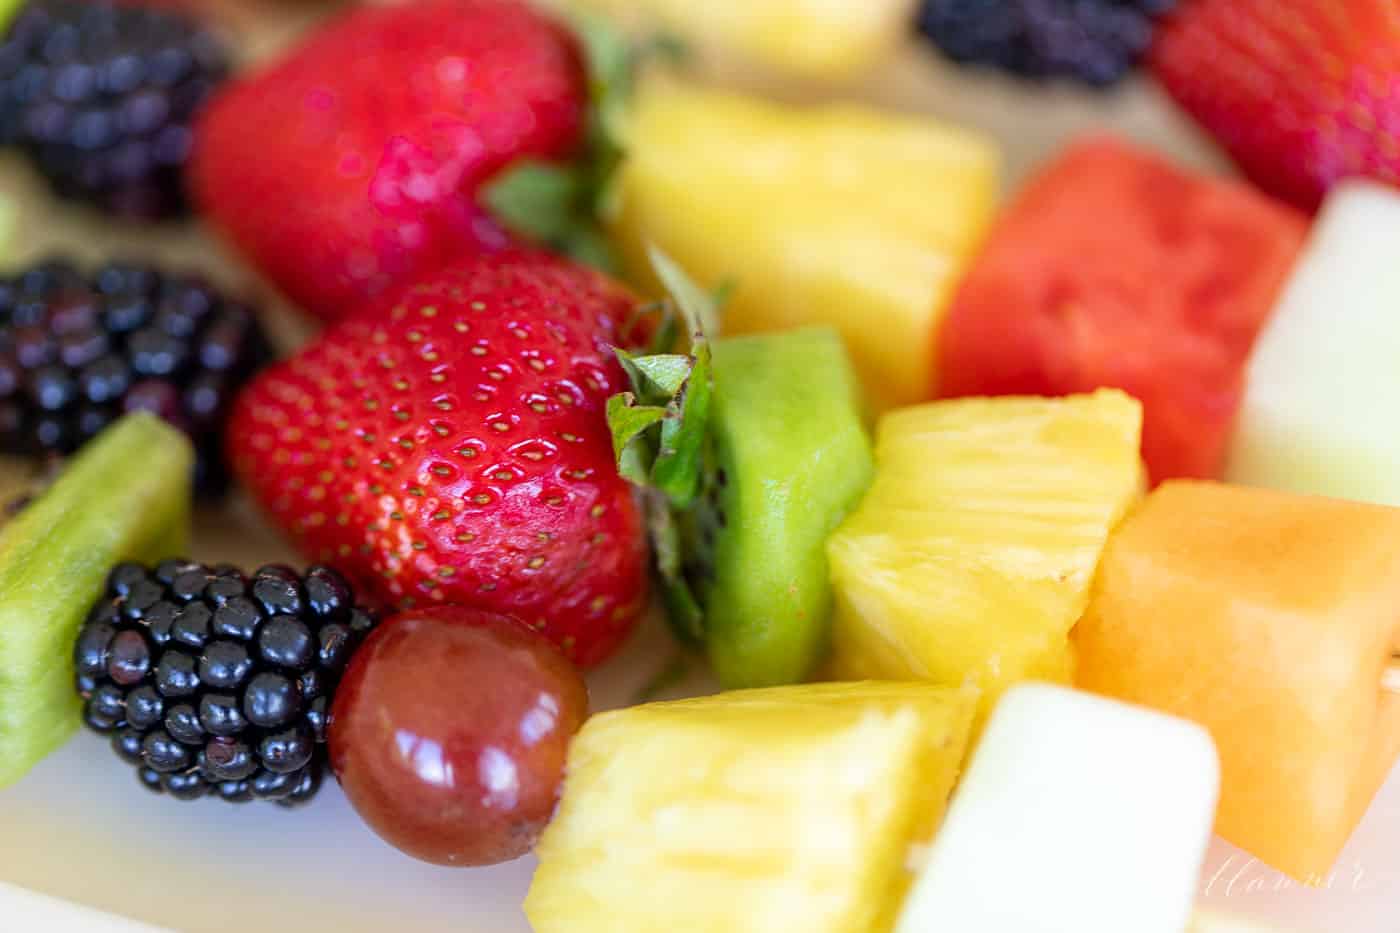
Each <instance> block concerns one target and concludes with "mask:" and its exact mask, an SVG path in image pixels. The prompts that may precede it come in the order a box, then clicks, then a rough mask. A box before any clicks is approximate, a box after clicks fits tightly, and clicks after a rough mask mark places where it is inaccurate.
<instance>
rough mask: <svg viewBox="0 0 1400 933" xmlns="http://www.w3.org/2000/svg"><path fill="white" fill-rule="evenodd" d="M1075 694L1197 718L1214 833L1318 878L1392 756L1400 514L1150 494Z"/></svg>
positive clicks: (1239, 493) (1209, 495)
mask: <svg viewBox="0 0 1400 933" xmlns="http://www.w3.org/2000/svg"><path fill="white" fill-rule="evenodd" d="M1074 641H1075V644H1076V646H1077V647H1078V651H1079V668H1078V672H1077V674H1076V683H1077V684H1078V685H1079V686H1081V687H1083V688H1085V689H1088V690H1092V691H1096V692H1099V693H1103V694H1107V695H1109V696H1114V697H1118V698H1120V699H1124V700H1128V701H1130V702H1134V703H1140V704H1142V705H1145V706H1151V707H1154V708H1156V709H1159V710H1162V711H1163V712H1167V713H1171V714H1174V715H1177V716H1181V717H1184V718H1186V719H1191V720H1194V721H1195V722H1198V723H1200V724H1201V725H1203V726H1205V727H1206V728H1207V729H1208V730H1209V731H1210V732H1211V734H1212V736H1213V737H1214V739H1215V742H1216V745H1217V747H1218V748H1219V750H1220V758H1221V797H1220V810H1219V813H1218V815H1217V819H1216V830H1217V832H1219V833H1220V835H1222V836H1224V837H1225V838H1226V839H1228V840H1230V841H1231V842H1233V843H1235V844H1236V845H1238V846H1240V847H1241V848H1244V849H1246V850H1248V851H1249V852H1250V853H1252V854H1253V855H1255V856H1258V857H1259V858H1260V859H1261V860H1263V861H1265V862H1267V863H1269V864H1271V865H1273V866H1274V867H1275V868H1278V869H1279V870H1281V871H1284V872H1287V873H1288V874H1290V875H1292V876H1294V877H1295V878H1298V879H1300V880H1304V881H1307V880H1319V879H1321V878H1322V877H1323V876H1325V875H1326V874H1327V872H1328V871H1329V870H1330V869H1331V867H1332V863H1333V862H1334V861H1335V860H1336V857H1337V855H1338V853H1339V852H1340V851H1341V848H1342V845H1343V843H1345V842H1346V840H1347V837H1348V836H1349V835H1350V834H1351V831H1352V830H1353V828H1355V826H1356V824H1357V822H1358V821H1359V820H1360V819H1361V816H1362V814H1363V813H1364V812H1365V810H1366V807H1367V805H1368V804H1369V803H1370V801H1371V798H1372V796H1373V795H1374V794H1375V792H1376V790H1377V789H1378V788H1379V787H1380V786H1381V783H1382V782H1383V781H1384V779H1385V777H1386V774H1387V772H1388V771H1389V770H1390V767H1391V765H1392V764H1393V763H1394V761H1395V759H1396V757H1397V755H1400V698H1397V697H1396V696H1394V695H1392V694H1390V693H1388V692H1385V691H1382V690H1381V687H1380V685H1381V677H1382V673H1383V671H1384V670H1385V667H1386V665H1387V664H1389V663H1390V659H1391V653H1392V651H1394V650H1395V648H1396V646H1397V644H1400V509H1391V508H1386V507H1382V506H1376V505H1365V504H1361V503H1353V502H1343V501H1340V500H1332V499H1322V498H1315V497H1305V496H1297V495H1292V494H1288V493H1282V492H1274V491H1269V490H1259V489H1247V488H1244V487H1235V486H1225V485H1217V484H1211V483H1197V482H1173V483H1168V484H1165V485H1164V486H1162V487H1160V488H1159V489H1158V490H1157V491H1156V492H1154V493H1152V495H1150V496H1149V497H1148V498H1147V500H1146V501H1145V503H1144V504H1143V506H1142V507H1141V508H1140V509H1139V510H1138V511H1136V512H1135V513H1134V514H1133V515H1132V516H1130V517H1129V518H1128V520H1127V521H1125V522H1124V523H1123V525H1122V527H1121V528H1120V529H1119V530H1118V532H1117V533H1116V534H1114V536H1113V537H1112V539H1111V540H1110V541H1109V545H1108V548H1107V550H1106V551H1105V554H1104V559H1103V562H1102V565H1101V566H1100V568H1099V575H1098V578H1097V581H1096V583H1095V586H1094V591H1093V598H1092V599H1091V601H1090V604H1089V609H1088V612H1087V613H1086V614H1085V616H1084V619H1083V621H1081V622H1080V623H1079V625H1078V627H1077V628H1076V629H1075V631H1074Z"/></svg>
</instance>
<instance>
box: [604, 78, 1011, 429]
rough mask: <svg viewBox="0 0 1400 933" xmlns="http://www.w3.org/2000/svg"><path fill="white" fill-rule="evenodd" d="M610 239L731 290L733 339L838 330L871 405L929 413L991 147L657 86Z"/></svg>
mask: <svg viewBox="0 0 1400 933" xmlns="http://www.w3.org/2000/svg"><path fill="white" fill-rule="evenodd" d="M628 137H629V141H630V150H629V156H628V158H627V160H626V161H625V162H624V164H623V166H622V168H621V170H620V172H619V175H618V180H617V189H616V190H617V194H618V201H617V214H616V216H615V218H614V219H613V221H612V224H611V230H612V234H613V237H614V239H615V241H616V243H617V245H618V249H619V252H620V253H621V254H622V256H623V259H624V263H625V265H626V267H627V270H628V272H629V273H630V274H631V277H632V278H633V280H634V281H637V282H639V283H641V284H642V285H643V286H644V287H651V288H652V289H653V290H655V287H656V283H655V280H654V278H652V277H651V272H650V265H649V263H648V260H647V250H646V247H647V244H650V243H654V244H656V245H657V246H659V247H661V249H663V250H665V251H666V252H667V253H668V254H670V255H671V256H672V257H673V258H674V259H676V260H677V261H678V262H679V263H681V265H683V266H685V268H686V269H687V271H689V272H690V273H691V274H692V275H694V276H695V277H696V278H697V279H698V280H699V281H700V282H701V283H702V284H704V285H705V286H706V287H710V288H713V287H716V286H719V285H721V284H723V283H725V282H729V283H732V284H733V285H734V291H733V293H732V295H731V297H730V300H729V304H728V305H727V306H726V308H725V319H724V323H725V329H726V331H727V332H729V333H751V332H758V331H774V330H789V329H792V328H796V327H799V326H803V325H808V324H828V325H831V326H833V327H835V328H836V329H837V330H838V331H840V333H841V336H842V337H843V338H844V339H845V341H846V349H847V350H848V351H849V352H850V354H851V358H852V360H853V361H854V363H855V365H856V369H857V371H858V372H859V373H860V375H861V378H862V380H863V381H864V383H865V388H866V393H867V396H868V398H869V400H870V401H871V402H872V404H874V406H875V407H876V408H877V409H879V410H883V409H884V408H888V407H891V406H894V405H901V404H909V403H912V402H918V401H922V400H923V399H926V398H928V396H929V393H930V391H931V387H932V385H933V360H934V334H935V331H936V329H937V327H938V324H939V322H940V321H941V319H942V315H943V312H944V311H945V310H946V308H947V306H948V304H949V302H950V300H951V298H952V291H953V288H954V286H955V284H956V282H957V278H958V274H959V272H960V271H961V269H962V267H963V264H964V261H965V260H966V259H967V257H968V255H969V253H970V252H971V251H972V250H973V249H974V248H975V247H976V246H977V244H978V242H979V241H980V240H981V238H982V235H983V232H984V231H985V230H986V228H987V225H988V223H989V221H990V220H991V217H992V213H993V210H994V208H995V205H996V200H997V195H998V188H999V182H998V171H999V167H998V163H999V157H998V154H997V151H996V149H995V147H994V145H993V144H992V143H991V142H990V141H988V140H986V139H984V138H983V137H981V136H979V135H977V134H975V133H972V132H970V131H965V130H961V129H957V128H954V127H949V126H946V125H943V124H940V123H937V122H935V121H933V120H931V119H928V118H923V117H910V116H899V115H894V114H888V113H881V112H879V111H875V110H869V109H865V108H861V107H856V106H852V105H832V106H826V107H817V108H796V107H786V106H783V105H780V104H775V103H770V102H766V101H761V100H757V99H754V98H749V97H743V96H740V95H737V94H731V93H727V92H722V91H713V90H704V89H699V88H694V87H687V86H682V85H678V84H673V83H669V82H653V83H648V84H647V85H645V86H644V88H643V90H642V92H641V93H640V94H639V100H638V102H637V105H636V108H635V111H634V115H633V123H632V126H631V127H630V130H629V133H628Z"/></svg>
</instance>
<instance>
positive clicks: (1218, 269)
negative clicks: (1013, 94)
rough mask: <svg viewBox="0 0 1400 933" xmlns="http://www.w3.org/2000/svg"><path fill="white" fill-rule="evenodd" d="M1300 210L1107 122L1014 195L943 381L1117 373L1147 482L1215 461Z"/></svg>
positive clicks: (1032, 383)
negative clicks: (1102, 132) (1133, 403)
mask: <svg viewBox="0 0 1400 933" xmlns="http://www.w3.org/2000/svg"><path fill="white" fill-rule="evenodd" d="M1306 234H1307V219H1306V218H1305V216H1304V215H1303V214H1302V213H1300V212H1298V211H1297V210H1295V209H1293V208H1292V207H1289V206H1287V205H1284V204H1283V203H1282V202H1277V201H1273V200H1271V199H1269V198H1268V197H1266V196H1265V195H1262V194H1259V193H1257V192H1255V191H1253V190H1252V189H1250V188H1248V187H1247V186H1245V185H1243V184H1240V183H1237V182H1233V181H1226V180H1222V179H1212V178H1206V177H1202V176H1197V175H1191V174H1188V173H1186V172H1184V171H1182V170H1180V169H1178V168H1177V167H1175V166H1173V165H1171V164H1169V163H1167V162H1165V161H1163V160H1162V159H1161V158H1159V157H1158V156H1155V155H1152V154H1150V153H1147V152H1144V151H1141V150H1139V149H1137V148H1135V147H1133V146H1131V145H1129V144H1127V143H1125V142H1122V141H1120V140H1117V139H1114V138H1111V137H1091V138H1089V139H1086V140H1083V141H1081V142H1079V143H1078V144H1076V145H1074V146H1072V147H1071V148H1070V149H1069V150H1068V151H1067V152H1065V153H1064V154H1063V155H1062V156H1061V157H1060V158H1059V159H1058V160H1057V161H1056V162H1055V163H1054V164H1052V165H1051V166H1050V167H1049V168H1047V169H1045V170H1044V171H1043V172H1042V173H1041V175H1040V176H1039V177H1038V178H1036V179H1034V180H1033V181H1032V182H1031V183H1030V185H1029V186H1028V187H1027V188H1026V189H1025V190H1024V191H1023V192H1022V193H1021V195H1020V196H1019V197H1018V198H1017V199H1016V201H1015V203H1014V204H1013V205H1012V207H1011V208H1010V209H1009V210H1008V211H1007V213H1006V214H1004V215H1003V217H1002V219H1001V221H1000V222H999V224H998V225H997V227H996V228H995V229H994V230H993V232H992V235H991V238H990V239H989V241H988V243H987V245H986V247H985V249H984V250H983V252H982V253H981V255H980V256H979V257H978V258H977V259H976V260H974V262H973V264H972V266H971V268H970V271H969V272H968V275H967V277H966V278H965V279H964V281H963V283H962V285H961V287H960V289H959V292H958V295H957V297H956V299H955V301H954V304H953V307H952V310H951V311H950V312H949V316H948V318H947V320H946V323H945V324H944V326H943V329H942V332H941V333H940V335H939V341H938V347H937V350H938V354H939V365H938V366H937V367H935V371H936V372H938V373H939V374H940V375H939V377H938V384H937V385H936V387H935V388H936V392H937V394H938V395H940V396H943V397H948V396H964V395H1069V394H1072V393H1078V392H1088V391H1092V390H1094V389H1096V388H1100V387H1106V386H1107V387H1113V388H1119V389H1123V390H1124V391H1126V392H1128V393H1129V394H1131V395H1134V396H1136V397H1137V398H1138V399H1139V400H1141V401H1142V403H1143V406H1144V423H1143V455H1144V457H1145V458H1146V460H1147V466H1148V472H1149V475H1150V477H1151V479H1152V481H1153V482H1154V483H1159V482H1161V481H1162V480H1164V479H1169V478H1172V477H1197V478H1214V477H1217V476H1218V475H1219V474H1220V472H1221V470H1222V468H1223V465H1224V458H1225V453H1226V448H1227V445H1228V442H1229V438H1230V432H1231V429H1232V426H1233V423H1234V419H1235V414H1236V411H1237V409H1238V408H1239V405H1240V400H1241V397H1242V395H1243V382H1244V367H1245V363H1246V361H1247V359H1248V356H1249V352H1250V349H1251V347H1252V346H1253V344H1254V339H1255V336H1256V335H1257V334H1258V332H1259V330H1260V328H1261V326H1262V325H1263V323H1264V321H1265V319H1266V317H1267V316H1268V314H1269V311H1270V309H1271V308H1272V307H1273V305H1274V301H1275V299H1276V298H1277V296H1278V293H1279V291H1280V289H1281V287H1282V285H1283V283H1284V281H1285V279H1286V277H1287V275H1288V273H1289V271H1290V269H1291V267H1292V265H1293V262H1294V260H1295V258H1296V256H1297V255H1298V252H1299V250H1300V249H1301V248H1302V245H1303V241H1304V238H1305V237H1306Z"/></svg>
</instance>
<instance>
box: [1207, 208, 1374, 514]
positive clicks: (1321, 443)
mask: <svg viewBox="0 0 1400 933" xmlns="http://www.w3.org/2000/svg"><path fill="white" fill-rule="evenodd" d="M1397 411H1400V191H1396V190H1395V189H1393V188H1388V187H1384V186H1382V185H1379V184H1374V183H1370V182H1359V181H1357V182H1348V183H1347V184H1344V185H1341V186H1340V187H1338V188H1337V189H1336V190H1335V191H1334V193H1333V194H1332V195H1331V197H1329V199H1328V201H1327V203H1326V205H1325V206H1324V209H1323V211H1322V214H1321V216H1320V218H1319V220H1318V222H1317V225H1316V227H1315V229H1314V231H1313V233H1312V236H1311V239H1310V241H1309V244H1308V246H1307V248H1306V250H1305V251H1304V254H1303V257H1302V259H1301V260H1300V262H1299V263H1298V266H1297V268H1296V270H1295V271H1294V273H1293V277H1292V279H1291V281H1290V283H1289V285H1288V287H1287V288H1286V289H1285V291H1284V293H1283V297H1282V298H1281V299H1280V301H1279V304H1278V307H1277V309H1276V310H1275V312H1274V314H1273V317H1272V318H1271V320H1270V322H1269V323H1268V324H1267V325H1266V326H1265V329H1264V331H1263V333H1262V335H1261V336H1260V338H1259V342H1258V344H1257V345H1256V347H1255V349H1254V354H1253V357H1252V358H1251V360H1250V364H1249V372H1248V378H1247V391H1246V395H1245V400H1244V405H1243V407H1242V408H1241V410H1240V416H1239V421H1238V424H1237V427H1236V432H1235V439H1234V444H1233V448H1232V451H1231V456H1230V462H1229V468H1228V473H1227V475H1228V478H1229V479H1230V480H1231V481H1233V482H1238V483H1245V484H1248V485H1251V486H1267V487H1271V488H1275V489H1287V490H1292V491H1294V492H1306V493H1315V494H1318V495H1328V496H1337V497H1340V498H1345V499H1359V500H1363V501H1368V502H1380V503H1385V504H1387V505H1400V430H1395V426H1394V424H1395V413H1396V412H1397Z"/></svg>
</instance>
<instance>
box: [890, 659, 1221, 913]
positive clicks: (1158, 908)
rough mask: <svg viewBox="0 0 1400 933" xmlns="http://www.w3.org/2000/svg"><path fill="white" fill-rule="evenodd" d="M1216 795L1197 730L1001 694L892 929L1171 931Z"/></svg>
mask: <svg viewBox="0 0 1400 933" xmlns="http://www.w3.org/2000/svg"><path fill="white" fill-rule="evenodd" d="M1218 790H1219V766H1218V763H1217V761H1216V754H1215V746H1214V744H1213V743H1212V742H1211V739H1210V736H1209V735H1208V734H1207V733H1206V731H1205V730H1204V729H1202V728H1201V727H1199V726H1197V725H1194V724H1192V723H1189V722H1186V721H1185V720H1181V719H1176V718H1173V717H1170V716H1164V715H1162V714H1161V713H1155V712H1152V711H1150V710H1146V709H1142V708H1140V707H1135V706H1130V705H1128V704H1125V703H1119V702H1117V701H1114V700H1107V699H1104V698H1101V697H1096V696H1093V695H1090V694H1087V693H1081V692H1078V691H1075V690H1070V689H1067V688H1064V687H1056V686H1051V685H1049V684H1024V685H1021V686H1018V687H1014V688H1012V689H1011V690H1010V691H1008V692H1007V693H1006V694H1005V695H1004V696H1003V697H1002V700H1001V703H1000V704H998V706H997V708H996V710H995V712H993V714H992V718H991V720H990V721H989V723H988V726H987V730H986V732H985V733H983V736H982V740H981V743H980V744H979V745H978V748H977V751H976V753H975V754H974V755H973V758H972V763H971V765H970V767H969V768H968V770H967V773H966V774H965V775H964V777H963V779H962V782H961V784H960V785H959V787H958V790H957V793H956V794H955V795H954V797H953V802H952V804H951V805H950V806H949V808H948V813H947V816H946V817H945V819H944V822H943V826H942V828H941V829H940V830H939V831H938V835H937V836H935V837H934V841H933V844H932V846H931V847H930V848H929V850H928V856H927V861H926V862H925V865H924V868H923V871H922V873H921V875H920V877H919V879H918V880H917V881H915V883H914V886H913V888H912V890H911V892H910V894H909V897H908V898H907V900H906V901H905V906H904V909H903V912H902V913H901V915H900V919H899V924H898V926H897V927H896V933H951V931H956V933H1008V931H1015V933H1067V931H1073V933H1127V931H1132V933H1182V930H1183V929H1184V928H1185V927H1186V924H1187V921H1188V919H1189V918H1190V916H1191V910H1192V904H1193V902H1194V900H1195V889H1196V884H1197V880H1198V877H1199V874H1200V870H1201V862H1202V860H1203V859H1204V857H1205V852H1206V847H1207V844H1208V843H1209V841H1210V827H1211V822H1212V820H1213V818H1214V816H1215V802H1216V795H1217V792H1218Z"/></svg>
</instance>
